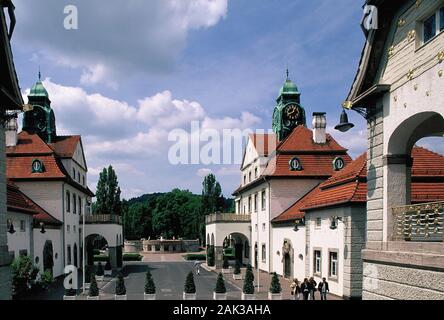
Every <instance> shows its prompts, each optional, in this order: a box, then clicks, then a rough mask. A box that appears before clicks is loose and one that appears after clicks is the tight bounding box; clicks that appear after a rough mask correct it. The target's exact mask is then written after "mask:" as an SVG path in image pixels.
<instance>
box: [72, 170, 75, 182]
mask: <svg viewBox="0 0 444 320" xmlns="http://www.w3.org/2000/svg"><path fill="white" fill-rule="evenodd" d="M72 178H73V180H76V169H75V168H72Z"/></svg>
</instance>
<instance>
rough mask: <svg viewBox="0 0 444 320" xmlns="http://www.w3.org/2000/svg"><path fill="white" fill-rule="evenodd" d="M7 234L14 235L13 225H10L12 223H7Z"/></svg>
mask: <svg viewBox="0 0 444 320" xmlns="http://www.w3.org/2000/svg"><path fill="white" fill-rule="evenodd" d="M8 232H9V233H10V234H14V233H15V230H14V225H13V224H12V221H11V222H10V223H9V229H8Z"/></svg>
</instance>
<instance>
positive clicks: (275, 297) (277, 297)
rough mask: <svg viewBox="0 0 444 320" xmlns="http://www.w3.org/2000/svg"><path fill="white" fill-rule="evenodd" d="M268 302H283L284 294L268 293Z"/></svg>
mask: <svg viewBox="0 0 444 320" xmlns="http://www.w3.org/2000/svg"><path fill="white" fill-rule="evenodd" d="M268 300H282V293H271V292H269V293H268Z"/></svg>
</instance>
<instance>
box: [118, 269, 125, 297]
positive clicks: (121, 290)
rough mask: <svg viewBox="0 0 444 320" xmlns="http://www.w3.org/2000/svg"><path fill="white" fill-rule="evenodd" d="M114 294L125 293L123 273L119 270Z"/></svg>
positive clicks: (121, 294)
mask: <svg viewBox="0 0 444 320" xmlns="http://www.w3.org/2000/svg"><path fill="white" fill-rule="evenodd" d="M116 295H117V296H124V295H126V287H125V279H124V278H123V274H122V273H121V272H119V275H118V276H117V283H116Z"/></svg>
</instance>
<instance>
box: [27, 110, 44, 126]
mask: <svg viewBox="0 0 444 320" xmlns="http://www.w3.org/2000/svg"><path fill="white" fill-rule="evenodd" d="M27 118H28V119H29V120H28V121H29V127H33V128H36V129H37V130H39V131H40V132H42V131H44V130H46V117H45V112H44V111H43V110H42V109H41V108H38V107H36V108H34V109H33V110H32V111H29V114H28V115H27Z"/></svg>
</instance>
